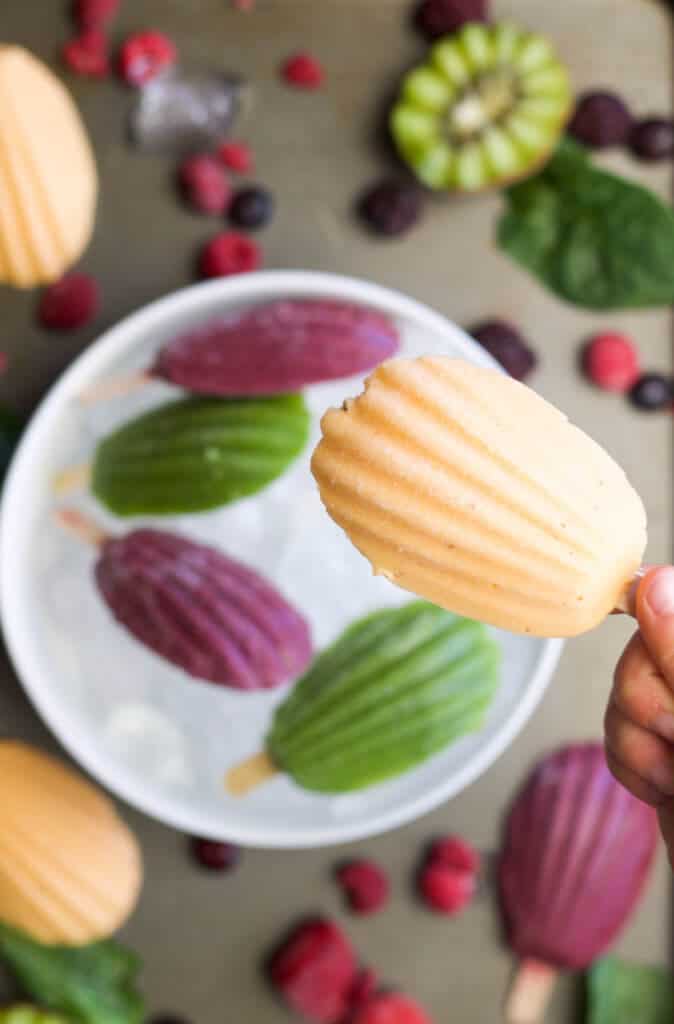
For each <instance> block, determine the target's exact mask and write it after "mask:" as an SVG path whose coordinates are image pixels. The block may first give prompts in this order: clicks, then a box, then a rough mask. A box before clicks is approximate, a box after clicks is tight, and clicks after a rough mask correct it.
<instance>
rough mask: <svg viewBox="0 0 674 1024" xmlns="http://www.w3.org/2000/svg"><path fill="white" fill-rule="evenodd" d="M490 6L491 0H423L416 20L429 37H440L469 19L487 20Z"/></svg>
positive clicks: (454, 30) (453, 30)
mask: <svg viewBox="0 0 674 1024" xmlns="http://www.w3.org/2000/svg"><path fill="white" fill-rule="evenodd" d="M488 7H489V0H423V3H421V4H420V5H419V7H418V8H417V12H416V16H415V21H416V24H417V26H418V27H419V28H420V29H421V31H422V32H423V33H424V35H425V36H426V37H427V38H428V39H439V38H440V37H441V36H446V35H449V34H450V33H451V32H456V30H457V29H458V28H461V26H462V25H465V24H466V22H468V21H487V20H488V16H489V15H488Z"/></svg>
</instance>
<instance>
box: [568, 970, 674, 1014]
mask: <svg viewBox="0 0 674 1024" xmlns="http://www.w3.org/2000/svg"><path fill="white" fill-rule="evenodd" d="M588 988H589V1016H588V1024H672V1020H673V1019H674V983H673V982H672V975H671V973H670V972H669V971H666V970H664V969H662V968H657V967H639V966H637V965H635V964H626V963H624V962H623V961H621V960H618V959H617V958H616V957H613V956H609V957H605V958H604V959H603V960H599V961H598V962H597V963H596V964H595V965H594V967H593V968H592V969H591V970H590V972H589V975H588Z"/></svg>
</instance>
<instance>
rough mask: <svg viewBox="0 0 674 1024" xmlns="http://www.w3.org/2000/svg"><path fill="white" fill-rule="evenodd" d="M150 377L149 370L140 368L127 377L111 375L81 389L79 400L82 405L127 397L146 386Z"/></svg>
mask: <svg viewBox="0 0 674 1024" xmlns="http://www.w3.org/2000/svg"><path fill="white" fill-rule="evenodd" d="M150 379H151V374H150V373H149V372H148V371H147V370H138V372H137V373H130V374H128V375H127V376H126V377H109V378H108V379H107V380H101V381H99V382H98V383H97V384H91V385H90V386H89V387H88V388H85V389H84V390H83V391H81V392H80V394H79V400H80V402H81V403H82V405H95V404H96V402H107V401H109V400H110V399H111V398H125V397H126V395H131V394H133V393H134V392H135V391H139V390H140V389H141V388H144V387H146V385H147V384H149V382H150Z"/></svg>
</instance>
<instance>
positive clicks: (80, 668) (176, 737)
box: [0, 272, 561, 847]
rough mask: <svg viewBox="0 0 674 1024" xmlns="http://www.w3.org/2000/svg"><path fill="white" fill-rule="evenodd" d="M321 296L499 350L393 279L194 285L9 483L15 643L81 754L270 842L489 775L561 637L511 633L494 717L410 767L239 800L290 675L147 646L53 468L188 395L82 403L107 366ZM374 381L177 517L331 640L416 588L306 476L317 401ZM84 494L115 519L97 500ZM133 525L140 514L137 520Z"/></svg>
mask: <svg viewBox="0 0 674 1024" xmlns="http://www.w3.org/2000/svg"><path fill="white" fill-rule="evenodd" d="M290 296H296V297H299V296H321V297H330V298H337V299H345V300H351V301H354V302H360V303H363V304H365V305H369V306H372V307H376V308H378V309H381V310H383V311H385V312H386V313H388V314H389V315H391V316H392V317H393V318H394V319H395V320H396V322H397V324H398V326H399V328H400V331H401V335H402V339H403V343H402V354H403V355H407V356H413V355H420V354H422V353H429V352H435V353H440V352H441V353H445V354H449V355H455V356H461V357H462V358H465V359H470V360H473V361H474V362H478V363H483V364H489V365H491V360H490V358H489V357H488V356H487V355H486V354H485V352H484V351H483V350H482V349H481V348H480V347H479V346H477V345H476V344H475V343H474V342H473V341H471V340H470V339H469V338H468V337H467V336H466V335H465V334H464V333H463V332H462V331H461V330H459V328H457V327H455V326H454V325H453V324H451V323H449V322H448V321H447V320H445V319H444V318H443V317H441V316H439V315H438V314H436V313H433V312H431V311H430V310H429V309H427V308H426V307H424V306H422V305H420V304H419V303H417V302H414V301H413V300H411V299H409V298H406V297H405V296H403V295H400V294H398V293H396V292H392V291H389V290H387V289H385V288H380V287H378V286H375V285H372V284H368V283H366V282H363V281H356V280H351V279H348V278H343V277H336V276H332V275H328V274H314V273H304V272H270V273H262V274H254V275H245V276H241V277H238V278H229V279H226V280H218V281H213V282H209V283H206V284H201V285H197V286H195V287H193V288H188V289H185V290H184V291H181V292H178V293H177V294H174V295H171V296H169V297H168V298H165V299H161V300H160V301H158V302H155V303H153V304H152V305H151V306H148V307H147V308H146V309H143V310H141V311H140V312H139V313H136V314H134V315H133V316H131V317H129V318H128V319H126V320H124V321H123V322H122V323H120V324H119V325H118V326H117V327H115V328H113V329H112V330H111V331H109V332H108V333H107V334H105V335H104V336H103V337H102V338H101V339H100V341H98V343H97V344H95V345H93V346H92V347H91V348H90V349H89V350H88V351H87V352H86V353H85V354H84V355H83V356H81V357H80V358H79V359H78V360H77V361H76V362H75V363H74V364H73V366H72V367H71V368H70V369H69V370H68V372H67V373H66V374H65V375H64V376H63V377H62V378H61V379H60V380H59V381H58V383H57V384H56V385H55V386H54V387H53V389H52V390H51V392H50V394H49V395H48V397H47V398H46V400H45V401H44V402H43V403H42V405H41V406H40V408H39V410H38V411H37V413H36V414H35V416H34V418H33V420H32V422H31V424H30V426H29V428H28V430H27V432H26V434H25V436H24V439H23V441H22V444H21V446H20V449H19V451H18V453H17V455H16V457H15V460H14V462H13V465H12V467H11V470H10V473H9V476H8V478H7V481H6V485H5V491H4V500H3V507H2V520H1V545H0V550H1V555H0V558H1V563H0V587H1V595H2V618H3V624H4V631H5V636H6V640H7V644H8V647H9V650H10V653H11V656H12V659H13V661H14V664H15V666H16V669H17V672H18V673H19V675H20V677H21V679H22V680H23V684H24V686H25V688H26V690H27V692H28V694H29V696H30V697H31V699H32V701H33V702H34V704H35V706H36V708H37V709H38V711H39V712H40V714H41V715H42V717H43V718H44V719H45V721H46V722H47V724H48V725H49V726H50V727H51V728H52V729H53V731H54V732H55V733H56V735H57V736H58V737H59V739H60V740H61V741H62V743H63V744H64V745H65V746H66V747H67V748H68V750H69V751H70V752H71V754H72V755H73V756H74V757H75V758H77V759H78V760H79V761H80V762H81V763H82V765H84V767H86V768H87V769H88V770H89V771H90V772H91V774H92V775H94V776H96V778H98V779H99V780H100V781H101V782H102V783H103V784H105V785H106V786H108V787H109V789H111V790H112V791H113V792H115V793H116V794H118V795H119V796H120V797H122V798H123V799H125V800H127V801H128V802H129V803H131V804H134V805H135V806H136V807H138V808H140V809H141V810H143V811H145V812H146V813H147V814H150V815H152V816H154V817H156V818H159V819H160V820H161V821H163V822H166V823H167V824H170V825H173V826H174V827H176V828H179V829H181V830H183V831H186V832H190V833H194V834H198V835H203V836H209V837H212V838H219V839H230V840H232V841H236V842H240V843H244V844H248V845H252V846H258V847H304V846H306V847H308V846H319V845H321V844H327V843H336V842H342V841H347V840H353V839H357V838H361V837H364V836H369V835H372V834H374V833H378V832H382V831H384V830H386V829H390V828H393V827H395V826H398V825H401V824H402V823H404V822H406V821H409V820H411V819H412V818H415V817H417V816H418V815H420V814H423V813H424V812H426V811H429V810H430V809H431V808H433V807H435V806H437V805H438V804H440V803H441V802H442V801H443V800H447V799H448V798H449V797H451V796H453V795H455V794H456V793H458V792H459V791H460V790H462V789H464V788H465V787H466V786H467V785H468V784H469V783H471V782H472V781H473V780H474V779H476V778H477V777H478V776H479V775H480V774H481V773H482V772H484V771H485V769H486V768H487V767H488V766H489V765H490V764H491V763H492V762H493V761H494V760H495V758H497V757H498V756H499V754H501V753H502V751H503V750H505V748H506V747H507V746H508V745H509V744H510V743H511V742H512V740H513V739H514V737H515V736H516V735H517V733H518V732H519V730H520V729H521V728H522V726H523V725H524V723H525V722H526V720H527V718H528V717H529V715H530V714H531V712H532V711H533V709H534V707H535V706H536V703H537V702H538V700H539V698H540V696H541V695H542V693H543V690H544V689H545V686H546V684H547V682H548V680H549V679H550V676H551V674H552V672H553V670H554V667H555V664H556V662H557V659H558V657H559V653H560V650H561V643H560V642H559V641H543V640H537V639H534V638H525V637H516V636H511V635H508V634H504V633H498V632H496V631H495V632H496V635H497V637H498V640H499V642H500V644H501V647H502V650H503V672H502V682H501V687H500V691H499V693H498V696H497V698H496V700H495V701H494V703H493V705H492V707H491V711H490V713H489V716H488V719H487V722H486V725H485V727H484V728H483V730H482V731H481V732H480V733H479V734H478V735H474V736H471V737H468V738H465V739H463V740H461V741H460V742H458V743H456V744H455V745H454V746H452V747H450V748H449V749H448V750H446V751H445V752H444V753H441V754H438V755H437V756H436V757H434V758H432V759H431V760H430V761H428V762H426V764H424V765H422V766H421V767H419V768H418V769H416V770H415V771H412V772H409V773H408V774H406V775H404V776H403V777H401V778H399V779H397V780H395V781H392V782H389V783H386V784H384V785H381V786H377V787H375V788H372V789H370V790H367V791H364V792H362V793H360V794H355V795H348V796H338V797H323V796H315V795H311V794H309V793H306V792H304V791H302V790H300V789H298V788H296V787H295V786H294V785H292V784H291V783H290V782H289V781H288V780H287V779H285V778H278V779H276V780H274V781H273V782H271V783H269V784H268V785H267V786H266V787H264V788H261V789H260V790H258V791H257V792H256V793H254V794H253V795H251V796H249V797H247V798H245V799H242V800H235V799H232V798H230V797H228V796H227V795H226V794H225V792H224V789H223V785H222V778H223V773H224V771H225V770H226V769H227V768H228V767H229V766H230V765H231V764H233V763H234V762H236V761H237V760H239V759H241V758H242V757H246V756H247V755H249V754H251V753H253V752H255V751H256V750H258V749H260V747H261V744H262V742H263V738H264V734H265V729H266V726H267V724H268V722H269V719H270V715H271V712H272V709H273V707H274V706H275V704H276V703H277V702H278V700H279V699H281V698H282V697H283V693H284V690H281V691H276V692H275V693H273V694H271V695H269V694H260V695H257V694H253V695H248V694H239V693H236V692H234V691H230V690H226V689H222V688H218V687H214V686H210V685H208V684H205V683H200V682H196V681H194V680H192V679H190V678H188V677H187V676H185V675H184V674H183V673H182V672H181V671H179V670H178V669H176V668H173V667H172V666H170V665H169V664H167V663H166V662H164V661H162V660H161V659H159V658H158V657H156V656H155V655H154V654H152V653H151V652H149V651H148V650H146V649H145V648H143V647H142V646H140V645H139V644H138V643H137V642H136V641H135V640H134V639H133V638H132V637H131V636H129V635H128V634H127V633H126V632H125V631H124V630H123V629H122V628H121V627H119V626H118V625H117V624H116V623H115V622H114V621H113V619H112V618H111V616H110V615H109V613H108V611H107V609H106V608H105V606H104V604H103V602H102V600H101V599H100V597H99V596H98V594H97V591H96V590H95V587H94V583H93V580H92V573H91V569H92V566H93V562H94V557H95V556H94V553H93V551H91V550H88V549H87V548H86V546H85V545H82V544H80V543H79V542H78V541H77V540H75V539H73V538H71V537H70V536H67V535H66V534H64V533H63V532H62V531H61V530H60V528H59V527H58V526H57V525H55V523H54V521H53V509H54V506H55V499H54V496H53V493H52V481H53V478H54V476H55V474H57V473H58V472H59V471H61V470H62V469H63V468H64V467H66V466H69V465H73V464H79V463H81V462H83V461H86V460H87V459H88V458H89V457H90V456H91V453H92V451H93V448H94V446H95V443H96V440H97V439H98V438H99V437H100V436H101V435H102V434H104V433H106V432H107V431H108V430H109V429H110V428H111V427H112V426H114V425H116V424H118V423H120V422H122V421H125V420H127V419H128V418H130V417H131V416H133V415H134V414H135V413H137V412H138V411H140V410H141V409H144V408H147V407H148V406H149V405H151V404H156V403H158V402H161V401H164V400H166V399H167V398H170V397H172V392H171V389H170V388H168V387H166V386H165V385H162V384H156V385H152V386H151V387H150V388H148V389H146V390H145V391H143V392H142V393H139V394H137V395H135V396H129V397H127V398H125V399H123V400H116V401H113V402H108V403H103V404H101V405H99V406H97V407H95V408H89V409H86V408H83V406H82V404H81V403H80V402H79V400H78V395H79V394H80V393H81V391H82V390H83V389H84V388H85V387H86V386H87V385H90V384H91V383H92V382H94V381H96V380H99V379H102V378H105V377H107V376H108V375H111V374H113V375H116V374H120V373H124V372H126V371H128V370H130V369H135V368H137V367H146V366H148V365H149V363H150V362H151V359H152V354H153V352H154V351H155V350H156V349H157V348H158V346H159V345H161V344H162V343H164V342H165V341H167V340H168V339H169V338H171V337H173V336H174V335H175V334H176V333H177V332H179V331H183V330H185V329H186V328H189V327H190V326H192V325H196V324H200V323H202V322H203V321H205V320H208V319H209V318H210V317H212V316H214V315H217V314H219V313H222V312H224V311H225V310H231V309H233V308H236V307H239V306H244V305H247V304H251V303H256V302H260V301H265V300H270V299H273V298H280V297H290ZM360 383H361V382H360V380H348V381H338V382H337V383H332V384H327V385H322V386H320V387H315V388H311V389H309V391H308V392H307V400H308V403H309V406H310V408H311V412H312V417H313V425H312V437H311V440H312V443H311V444H309V445H308V446H307V448H306V450H305V452H304V454H303V455H302V457H301V458H300V459H299V460H298V462H297V463H296V464H295V465H294V466H293V467H292V468H291V469H290V470H289V472H287V473H286V474H285V475H284V476H283V477H282V478H281V479H280V480H278V481H276V482H275V483H274V484H273V485H272V486H270V487H269V488H267V489H266V490H265V491H263V492H262V494H260V495H257V496H255V497H253V498H249V499H246V500H244V501H241V502H238V503H236V504H234V505H232V506H230V507H228V508H225V509H223V510H221V511H217V512H214V513H209V514H206V515H201V516H186V517H182V518H174V519H165V520H161V523H162V524H163V525H164V526H166V528H167V529H179V530H181V531H183V532H185V533H187V534H189V535H191V536H193V537H195V538H199V539H201V540H204V541H207V542H211V543H214V544H217V545H219V546H221V547H222V548H223V549H224V550H225V551H227V552H230V553H233V554H234V555H235V556H236V557H238V558H240V559H242V560H243V561H245V562H248V563H249V564H251V565H253V566H256V567H257V568H259V569H261V570H262V571H263V572H264V573H265V574H266V575H267V576H268V577H270V578H271V579H272V580H274V581H275V582H276V583H277V584H278V585H279V586H280V588H281V589H282V590H283V592H285V593H286V594H287V595H288V597H289V598H290V599H291V600H293V601H294V602H296V604H297V605H298V606H299V607H300V608H301V609H302V611H303V612H304V613H305V615H307V617H308V618H309V620H310V622H311V625H312V627H313V632H314V638H315V641H316V644H317V646H319V647H322V646H323V645H325V644H326V643H328V642H329V641H331V640H332V639H333V638H334V637H335V636H336V635H337V634H338V633H339V632H340V631H341V630H342V629H343V628H344V626H346V624H347V623H348V622H350V621H352V620H353V619H355V618H356V617H358V616H360V615H361V614H363V613H365V612H367V611H369V610H371V609H374V608H377V607H382V606H385V605H397V604H400V603H401V602H403V601H406V600H409V599H410V598H409V595H405V594H403V593H402V592H401V591H399V590H397V589H396V588H395V587H393V586H392V585H391V584H390V583H388V582H387V581H386V580H384V579H383V578H381V577H379V578H375V577H374V576H373V575H372V573H371V572H370V569H369V567H368V565H367V563H366V561H365V560H364V559H363V558H361V557H360V555H358V554H357V552H356V551H355V550H354V549H353V548H352V547H351V545H350V544H349V543H348V541H347V540H346V538H345V537H344V536H343V535H342V533H341V531H340V530H338V529H337V527H336V526H334V524H333V523H332V522H331V521H330V520H329V519H328V517H327V515H326V514H325V513H324V511H323V509H322V506H321V504H320V501H319V498H318V494H317V491H316V488H315V487H314V485H313V482H312V479H311V476H310V473H309V457H310V453H311V449H312V447H313V441H315V439H316V438H317V436H318V420H319V417H320V414H321V413H322V412H323V411H324V410H325V409H326V408H327V407H328V406H330V405H334V404H341V401H342V399H343V398H344V397H346V396H348V395H351V394H354V393H357V392H358V391H359V390H360ZM75 502H76V503H77V504H78V505H79V506H80V507H83V508H85V509H87V510H88V511H91V512H93V514H94V515H95V516H96V517H97V518H98V519H99V521H100V522H102V523H103V524H105V525H106V526H107V527H109V528H110V529H111V530H117V531H120V530H124V529H128V528H130V526H131V523H130V522H129V521H126V522H119V521H115V520H114V519H113V518H111V517H109V516H107V515H106V514H105V513H104V511H103V510H102V509H101V508H100V507H99V506H98V505H97V504H96V503H95V502H94V501H93V500H92V499H91V498H89V497H88V496H86V495H77V496H76V497H75ZM135 524H137V521H134V525H135Z"/></svg>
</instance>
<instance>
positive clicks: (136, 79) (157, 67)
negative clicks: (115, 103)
mask: <svg viewBox="0 0 674 1024" xmlns="http://www.w3.org/2000/svg"><path fill="white" fill-rule="evenodd" d="M176 57H177V51H176V48H175V45H174V43H173V42H172V40H170V39H169V38H168V36H165V35H164V34H163V33H162V32H154V31H150V32H137V33H136V34H135V35H133V36H129V38H128V39H127V40H126V41H125V42H124V43H122V48H121V50H120V51H119V73H120V75H121V76H122V78H123V79H124V81H125V82H126V83H127V84H128V85H146V84H147V82H150V81H151V80H152V79H153V78H156V76H157V75H158V74H159V73H160V72H161V71H164V70H165V69H166V68H168V67H170V66H171V65H172V64H175V61H176Z"/></svg>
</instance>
